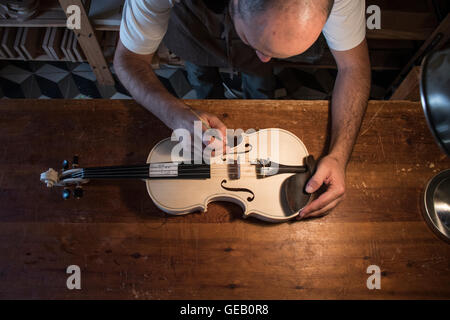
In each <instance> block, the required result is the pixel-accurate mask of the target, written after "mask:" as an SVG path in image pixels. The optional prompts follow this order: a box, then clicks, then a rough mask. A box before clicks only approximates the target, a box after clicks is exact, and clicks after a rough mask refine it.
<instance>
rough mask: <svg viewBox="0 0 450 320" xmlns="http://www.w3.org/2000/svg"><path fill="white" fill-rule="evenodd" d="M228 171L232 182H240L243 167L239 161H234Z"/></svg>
mask: <svg viewBox="0 0 450 320" xmlns="http://www.w3.org/2000/svg"><path fill="white" fill-rule="evenodd" d="M227 169H228V178H229V179H230V180H238V179H240V178H241V165H240V163H239V159H238V160H237V161H236V160H234V161H233V163H229V164H228V165H227Z"/></svg>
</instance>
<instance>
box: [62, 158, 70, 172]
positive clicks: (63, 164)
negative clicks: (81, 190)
mask: <svg viewBox="0 0 450 320" xmlns="http://www.w3.org/2000/svg"><path fill="white" fill-rule="evenodd" d="M62 168H63V170H67V169H69V161H67V160H63V162H62Z"/></svg>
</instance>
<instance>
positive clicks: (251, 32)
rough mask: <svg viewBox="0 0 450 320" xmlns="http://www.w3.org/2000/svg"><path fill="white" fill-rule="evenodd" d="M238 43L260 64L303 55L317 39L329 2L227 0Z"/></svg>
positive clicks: (330, 5)
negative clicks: (259, 60)
mask: <svg viewBox="0 0 450 320" xmlns="http://www.w3.org/2000/svg"><path fill="white" fill-rule="evenodd" d="M231 2H232V3H231V5H230V9H231V14H232V17H233V21H234V25H235V28H236V31H237V33H238V34H239V36H240V38H241V39H242V41H244V42H245V43H246V44H248V45H249V46H251V47H253V48H254V49H255V51H256V54H257V55H258V57H259V58H260V59H261V61H263V62H267V61H269V60H270V58H272V57H274V58H288V57H292V56H295V55H298V54H301V53H303V52H305V51H306V50H307V49H308V48H309V47H310V46H311V45H312V44H313V43H314V42H315V41H316V40H317V38H318V37H319V35H320V33H321V31H322V28H323V26H324V25H325V22H326V20H327V18H328V16H329V13H330V12H331V8H332V6H333V2H334V1H333V0H284V1H277V0H231Z"/></svg>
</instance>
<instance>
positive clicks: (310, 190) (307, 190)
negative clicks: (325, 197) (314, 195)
mask: <svg viewBox="0 0 450 320" xmlns="http://www.w3.org/2000/svg"><path fill="white" fill-rule="evenodd" d="M305 191H306V192H308V193H311V192H312V191H313V187H312V186H311V185H309V184H308V185H306V188H305Z"/></svg>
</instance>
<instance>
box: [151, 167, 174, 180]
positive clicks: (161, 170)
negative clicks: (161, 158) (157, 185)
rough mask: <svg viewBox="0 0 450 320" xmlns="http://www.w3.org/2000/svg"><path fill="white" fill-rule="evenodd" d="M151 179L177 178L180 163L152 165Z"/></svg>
mask: <svg viewBox="0 0 450 320" xmlns="http://www.w3.org/2000/svg"><path fill="white" fill-rule="evenodd" d="M148 175H149V177H151V178H157V177H177V176H178V163H151V164H150V166H149V174H148Z"/></svg>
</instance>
